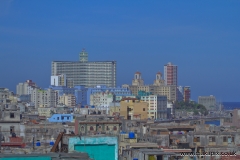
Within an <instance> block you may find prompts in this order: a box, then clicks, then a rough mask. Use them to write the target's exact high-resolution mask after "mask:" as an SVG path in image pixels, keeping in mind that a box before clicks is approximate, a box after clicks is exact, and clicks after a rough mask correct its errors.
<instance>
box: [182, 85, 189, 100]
mask: <svg viewBox="0 0 240 160" xmlns="http://www.w3.org/2000/svg"><path fill="white" fill-rule="evenodd" d="M183 93H184V94H183V100H184V102H189V101H190V98H191V88H190V86H185V87H184V88H183Z"/></svg>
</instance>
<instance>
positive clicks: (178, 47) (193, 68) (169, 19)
mask: <svg viewBox="0 0 240 160" xmlns="http://www.w3.org/2000/svg"><path fill="white" fill-rule="evenodd" d="M105 2H106V3H102V2H97V1H94V2H81V1H71V3H67V2H66V1H51V2H47V1H43V2H41V1H35V2H32V1H21V2H20V1H0V10H2V12H1V13H0V24H1V25H0V26H1V27H0V37H1V38H0V56H1V59H0V73H1V74H2V75H4V76H2V78H1V81H0V87H6V88H9V89H10V90H13V91H15V88H16V85H17V84H18V83H20V82H24V81H26V80H27V79H32V80H33V81H34V82H36V84H38V85H39V86H40V87H42V88H46V87H48V86H49V85H50V76H51V62H52V61H78V60H79V59H78V55H79V53H80V52H81V50H82V48H86V51H87V52H88V54H89V57H88V59H89V61H106V60H110V61H114V60H115V61H116V62H117V86H121V85H122V84H131V80H132V79H133V75H134V73H135V72H136V71H139V72H141V73H142V79H144V81H145V83H146V84H152V83H153V80H154V77H155V74H156V73H157V72H158V71H160V72H161V73H162V74H163V73H164V69H163V67H164V65H165V64H167V63H168V62H172V63H173V64H174V65H177V66H178V85H182V86H191V93H192V95H191V98H192V99H193V100H196V101H197V98H198V96H209V95H214V96H215V97H216V99H217V100H220V101H240V100H239V95H238V91H239V90H240V86H239V83H238V82H239V80H240V75H239V74H238V68H239V67H240V64H239V63H238V58H239V53H238V52H239V50H240V45H239V42H240V38H239V37H240V36H239V35H240V32H239V30H238V28H240V21H239V18H238V15H239V14H240V11H239V9H238V8H239V7H240V2H239V1H231V2H225V1H218V3H216V2H214V1H212V2H209V1H202V2H201V3H200V2H199V3H196V2H191V1H181V2H178V1H175V2H174V3H172V2H152V3H146V2H144V1H139V2H138V3H135V2H127V1H124V2H121V3H120V2H118V3H117V2H111V1H105ZM204 2H205V3H204ZM148 8H151V10H150V9H148ZM110 13H111V14H110Z"/></svg>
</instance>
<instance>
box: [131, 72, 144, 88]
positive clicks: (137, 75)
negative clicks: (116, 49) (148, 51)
mask: <svg viewBox="0 0 240 160" xmlns="http://www.w3.org/2000/svg"><path fill="white" fill-rule="evenodd" d="M143 84H144V82H143V80H142V76H141V73H140V72H136V73H135V74H134V79H133V80H132V85H133V86H143Z"/></svg>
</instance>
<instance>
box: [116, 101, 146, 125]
mask: <svg viewBox="0 0 240 160" xmlns="http://www.w3.org/2000/svg"><path fill="white" fill-rule="evenodd" d="M120 116H124V119H128V120H135V119H147V118H148V103H146V102H142V101H140V100H138V99H137V98H123V99H122V100H121V102H120Z"/></svg>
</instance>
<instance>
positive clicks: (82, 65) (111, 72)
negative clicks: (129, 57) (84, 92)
mask: <svg viewBox="0 0 240 160" xmlns="http://www.w3.org/2000/svg"><path fill="white" fill-rule="evenodd" d="M51 68H52V76H57V75H60V74H66V78H67V79H72V81H71V82H73V83H74V84H73V85H74V86H80V85H83V86H85V87H94V86H96V85H106V86H108V87H115V86H116V61H93V62H90V61H88V53H87V52H85V51H84V50H83V51H82V52H81V53H80V61H53V62H52V67H51ZM69 87H70V86H69Z"/></svg>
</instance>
